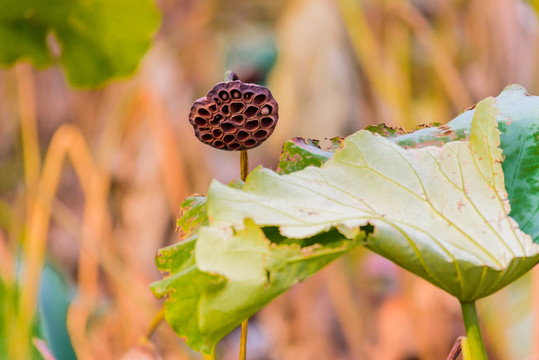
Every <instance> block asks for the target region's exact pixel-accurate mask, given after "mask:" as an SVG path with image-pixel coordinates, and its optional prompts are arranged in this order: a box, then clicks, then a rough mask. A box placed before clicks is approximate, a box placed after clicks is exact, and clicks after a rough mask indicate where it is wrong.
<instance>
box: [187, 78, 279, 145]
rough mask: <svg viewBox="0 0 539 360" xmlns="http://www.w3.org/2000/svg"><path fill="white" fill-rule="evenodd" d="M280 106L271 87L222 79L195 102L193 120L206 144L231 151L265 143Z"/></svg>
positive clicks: (192, 123) (197, 132)
mask: <svg viewBox="0 0 539 360" xmlns="http://www.w3.org/2000/svg"><path fill="white" fill-rule="evenodd" d="M278 110H279V107H278V105H277V101H275V99H274V98H273V96H272V95H271V92H270V91H269V89H268V88H266V87H264V86H260V85H256V84H245V83H243V82H241V81H240V80H234V81H227V82H220V83H218V84H217V85H215V86H214V87H213V88H212V89H211V90H210V91H209V92H208V94H207V95H206V97H204V98H201V99H198V100H197V101H195V103H194V104H193V106H192V107H191V112H190V113H189V122H190V123H191V125H193V128H194V129H195V136H196V137H197V138H198V139H199V140H200V141H202V142H203V143H205V144H208V145H211V146H213V147H215V148H218V149H222V150H229V151H238V150H247V149H252V148H254V147H257V146H258V145H260V144H261V143H263V142H264V141H265V140H266V139H267V138H268V137H270V135H271V134H272V133H273V130H274V129H275V125H277V120H278V118H279V114H278Z"/></svg>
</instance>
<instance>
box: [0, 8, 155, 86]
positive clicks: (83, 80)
mask: <svg viewBox="0 0 539 360" xmlns="http://www.w3.org/2000/svg"><path fill="white" fill-rule="evenodd" d="M158 24H159V13H158V11H157V9H156V7H155V4H154V2H153V0H69V1H67V0H63V1H52V0H3V1H1V2H0V44H1V45H0V64H3V65H8V66H9V65H13V64H14V63H15V62H16V61H19V60H27V61H30V62H31V63H32V64H34V65H35V66H36V67H38V68H42V67H45V66H48V65H50V64H52V63H53V62H54V61H55V60H56V58H55V55H56V54H53V51H51V46H52V43H54V42H55V41H56V42H57V45H58V46H59V48H60V49H59V54H57V55H58V61H59V63H60V64H61V66H62V68H63V69H64V71H65V73H66V76H67V79H68V81H69V82H70V83H71V84H72V85H74V86H77V87H93V86H99V85H102V84H103V83H105V82H107V81H109V80H111V79H116V78H123V77H126V76H129V75H131V74H132V73H133V72H134V71H135V69H136V68H137V66H138V64H139V62H140V59H141V57H142V55H143V54H144V53H145V52H146V51H147V50H148V48H149V46H150V42H151V39H152V36H153V35H154V34H155V32H156V30H157V26H158ZM53 38H54V39H55V40H53Z"/></svg>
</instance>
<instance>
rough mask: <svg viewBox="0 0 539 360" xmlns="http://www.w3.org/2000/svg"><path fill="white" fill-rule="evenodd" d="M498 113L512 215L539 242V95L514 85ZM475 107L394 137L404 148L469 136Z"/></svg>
mask: <svg viewBox="0 0 539 360" xmlns="http://www.w3.org/2000/svg"><path fill="white" fill-rule="evenodd" d="M496 102H497V107H498V111H497V112H496V114H494V116H495V118H496V121H497V123H498V127H499V129H500V131H501V145H500V147H501V149H502V150H503V156H504V160H503V163H502V168H503V172H504V174H505V187H506V189H507V193H508V196H509V200H510V203H511V213H510V215H511V217H512V218H513V219H515V220H516V221H517V222H518V224H519V226H520V229H521V230H522V231H524V232H526V233H527V234H529V235H530V236H531V237H532V239H533V240H534V242H535V243H538V244H539V96H531V95H529V94H528V93H527V92H526V89H524V88H523V87H522V86H520V85H510V86H508V87H506V88H505V89H504V91H503V92H502V93H501V94H500V95H499V96H498V97H497V98H496ZM475 111H476V110H475V109H471V110H468V111H465V112H463V113H462V114H460V115H459V116H457V117H456V118H455V119H454V120H452V121H450V122H449V123H448V124H447V126H440V127H434V128H427V129H422V130H419V131H416V132H414V133H410V134H405V135H401V136H397V137H394V138H392V141H394V142H396V143H397V144H399V145H401V146H404V147H422V146H425V145H429V144H432V145H441V144H443V143H445V142H447V141H451V140H455V139H468V138H469V134H470V124H471V121H472V118H473V116H474V114H475Z"/></svg>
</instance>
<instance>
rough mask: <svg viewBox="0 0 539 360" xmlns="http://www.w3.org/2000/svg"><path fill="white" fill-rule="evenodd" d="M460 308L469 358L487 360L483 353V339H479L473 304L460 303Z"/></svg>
mask: <svg viewBox="0 0 539 360" xmlns="http://www.w3.org/2000/svg"><path fill="white" fill-rule="evenodd" d="M460 306H461V308H462V317H463V318H464V326H465V327H466V337H467V345H468V348H469V355H470V358H471V359H473V360H487V359H488V358H487V352H486V351H485V345H483V338H482V337H481V329H480V328H479V321H478V319H477V311H476V310H475V302H461V303H460Z"/></svg>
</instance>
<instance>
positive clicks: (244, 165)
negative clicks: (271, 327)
mask: <svg viewBox="0 0 539 360" xmlns="http://www.w3.org/2000/svg"><path fill="white" fill-rule="evenodd" d="M240 169H241V180H243V181H245V179H246V178H247V174H248V173H249V158H248V156H247V150H242V151H241V153H240ZM248 325H249V319H247V320H245V321H244V322H242V323H241V340H240V355H239V360H245V359H246V357H247V326H248Z"/></svg>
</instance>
